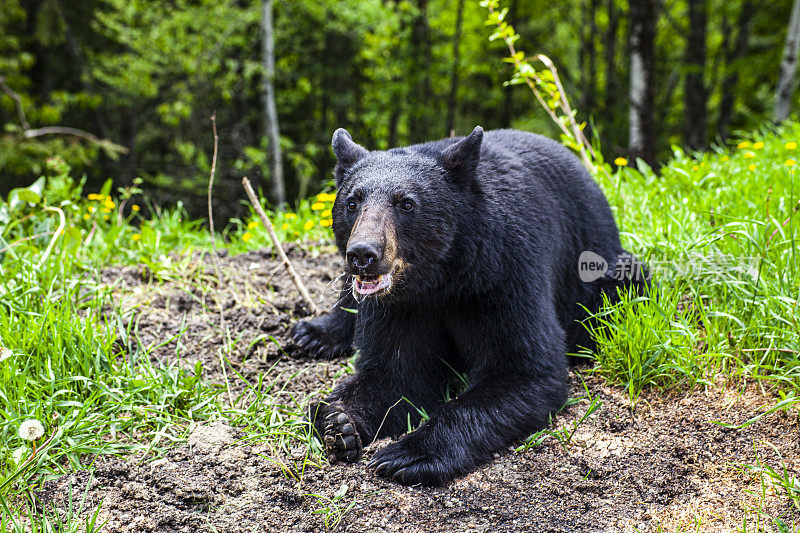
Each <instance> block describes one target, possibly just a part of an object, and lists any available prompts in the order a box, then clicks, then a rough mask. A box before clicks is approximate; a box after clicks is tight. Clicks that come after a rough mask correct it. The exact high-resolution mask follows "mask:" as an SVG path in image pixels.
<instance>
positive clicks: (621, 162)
mask: <svg viewBox="0 0 800 533" xmlns="http://www.w3.org/2000/svg"><path fill="white" fill-rule="evenodd" d="M614 164H615V165H617V166H618V167H626V166H628V160H627V159H625V158H624V157H618V158H616V159H615V160H614Z"/></svg>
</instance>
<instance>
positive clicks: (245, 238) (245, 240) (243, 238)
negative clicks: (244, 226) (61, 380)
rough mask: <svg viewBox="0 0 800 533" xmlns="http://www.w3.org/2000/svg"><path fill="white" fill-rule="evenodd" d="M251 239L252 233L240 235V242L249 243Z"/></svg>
mask: <svg viewBox="0 0 800 533" xmlns="http://www.w3.org/2000/svg"><path fill="white" fill-rule="evenodd" d="M252 238H253V234H252V233H250V232H249V231H248V232H245V234H244V235H242V240H243V241H244V242H247V241H249V240H250V239H252Z"/></svg>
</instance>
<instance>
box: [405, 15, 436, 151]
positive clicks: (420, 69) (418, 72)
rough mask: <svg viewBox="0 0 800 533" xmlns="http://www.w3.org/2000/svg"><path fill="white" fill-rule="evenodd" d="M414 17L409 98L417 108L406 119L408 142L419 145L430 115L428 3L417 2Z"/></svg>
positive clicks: (424, 138) (425, 137) (427, 126)
mask: <svg viewBox="0 0 800 533" xmlns="http://www.w3.org/2000/svg"><path fill="white" fill-rule="evenodd" d="M416 4H417V10H418V12H417V16H416V17H415V19H414V22H413V25H412V28H411V35H410V36H411V61H412V64H411V69H412V70H413V75H412V79H413V80H414V81H413V83H412V85H411V94H410V95H409V97H410V99H411V100H413V101H415V102H416V103H417V105H415V106H413V107H412V108H411V112H410V117H409V128H408V129H409V132H408V134H409V140H410V141H411V142H420V141H424V140H426V139H428V137H429V136H430V116H431V115H432V114H433V113H434V111H433V110H432V109H429V108H428V106H429V104H430V100H431V79H430V71H431V44H430V25H429V24H428V13H427V12H428V0H417V2H416Z"/></svg>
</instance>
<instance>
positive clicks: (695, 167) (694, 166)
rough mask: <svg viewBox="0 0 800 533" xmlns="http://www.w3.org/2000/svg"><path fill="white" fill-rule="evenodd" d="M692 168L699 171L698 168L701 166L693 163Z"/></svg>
mask: <svg viewBox="0 0 800 533" xmlns="http://www.w3.org/2000/svg"><path fill="white" fill-rule="evenodd" d="M692 170H693V171H698V170H700V167H698V166H697V165H692Z"/></svg>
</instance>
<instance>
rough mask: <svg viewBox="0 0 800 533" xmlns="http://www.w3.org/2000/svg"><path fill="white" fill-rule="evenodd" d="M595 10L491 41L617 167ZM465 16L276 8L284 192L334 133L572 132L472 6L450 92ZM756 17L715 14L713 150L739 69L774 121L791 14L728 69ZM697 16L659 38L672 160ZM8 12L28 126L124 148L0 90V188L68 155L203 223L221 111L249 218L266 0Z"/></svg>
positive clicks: (307, 179) (669, 25)
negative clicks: (728, 82) (138, 183)
mask: <svg viewBox="0 0 800 533" xmlns="http://www.w3.org/2000/svg"><path fill="white" fill-rule="evenodd" d="M600 4H602V5H600ZM600 4H597V3H592V4H591V5H594V6H595V7H594V11H593V18H592V17H590V13H589V12H588V11H587V9H588V7H587V6H588V5H589V4H588V3H585V2H567V3H561V4H554V3H553V2H544V1H543V0H534V1H532V2H519V1H511V0H509V1H504V2H501V3H497V2H493V3H492V5H496V6H497V9H496V10H495V13H496V15H494V16H496V17H497V20H496V21H494V22H497V24H499V26H497V25H495V29H497V30H498V31H499V33H497V34H496V36H497V37H513V39H512V41H517V39H519V42H522V43H525V48H529V49H533V50H535V51H536V52H539V53H542V54H545V55H546V56H548V57H550V58H553V60H554V62H555V63H556V64H557V65H558V67H559V72H560V75H561V81H562V83H563V86H564V91H563V92H565V93H569V94H571V95H572V96H573V98H572V104H573V107H574V108H579V109H580V111H579V112H578V113H577V116H576V117H575V119H576V122H577V123H578V124H584V123H587V124H589V125H590V126H587V128H590V130H591V131H590V132H589V130H587V135H588V136H589V137H590V138H594V137H595V136H598V137H599V138H602V139H603V146H604V147H605V149H606V151H607V152H606V153H605V154H603V155H604V156H605V157H606V158H607V157H608V156H609V155H610V151H611V149H612V147H613V149H614V150H615V151H619V148H617V147H621V146H625V145H626V144H627V131H628V128H627V123H626V119H627V113H628V102H627V100H626V99H625V98H620V95H621V94H625V93H626V87H627V83H628V75H629V73H628V63H629V58H628V55H627V44H626V43H627V41H628V35H627V32H628V26H627V20H626V17H627V7H626V5H625V3H624V2H622V1H621V0H613V1H610V2H602V3H600ZM456 6H457V2H455V1H453V0H430V1H421V0H394V1H391V2H382V1H379V0H344V1H342V0H339V1H334V0H324V1H314V2H312V1H310V0H293V1H291V2H276V3H275V30H276V43H275V44H276V62H277V64H276V69H277V71H276V79H275V82H276V88H277V107H278V110H279V115H280V117H279V118H280V122H281V131H282V135H283V138H282V140H281V146H282V148H283V151H284V161H285V167H286V168H285V172H286V175H287V180H288V183H287V186H288V192H289V196H290V197H292V198H296V199H300V198H304V197H306V196H307V195H308V194H309V192H312V191H314V190H318V189H320V188H321V187H322V186H323V185H324V184H325V183H326V182H327V180H328V179H329V173H330V170H331V169H332V167H333V164H334V159H333V157H332V154H331V152H330V149H329V144H330V135H331V132H332V131H333V130H334V129H335V128H336V127H340V126H345V127H347V128H349V129H350V131H351V132H352V133H353V135H354V138H356V140H358V141H359V142H362V143H363V144H365V145H367V146H369V147H370V148H372V147H374V148H386V147H388V146H390V145H398V144H406V143H410V142H415V141H419V140H427V139H431V138H437V137H443V136H447V135H449V134H450V131H444V129H445V124H444V122H445V121H444V120H443V118H445V117H447V116H449V115H450V114H451V113H452V114H453V115H454V117H455V122H454V124H455V128H454V129H455V132H456V133H466V132H468V131H470V130H471V129H472V127H474V126H475V125H476V124H481V125H482V126H483V127H484V128H486V129H491V128H498V127H517V128H521V129H527V130H530V131H537V132H541V133H545V134H549V135H551V136H553V135H558V134H559V133H563V130H562V128H561V126H566V123H563V124H561V126H560V125H557V124H554V123H552V122H551V120H550V118H549V117H548V114H547V113H546V112H545V111H544V109H540V108H538V107H537V106H532V105H530V101H529V98H528V96H526V95H525V93H524V91H521V90H519V88H516V87H513V86H506V87H504V86H503V84H502V82H504V81H506V80H509V79H510V80H511V81H510V83H511V84H512V85H513V84H515V83H519V82H524V80H525V79H528V77H529V75H530V74H531V73H532V72H535V73H536V74H537V75H539V76H540V78H541V81H542V85H541V87H543V88H544V89H546V90H544V91H543V93H542V94H543V95H544V96H545V98H544V101H545V104H546V105H547V106H550V108H551V109H552V106H553V105H555V104H556V102H557V100H556V99H555V98H553V96H554V95H555V92H554V91H553V90H552V87H549V85H548V84H552V80H549V79H546V76H547V69H544V70H543V69H540V68H535V69H534V70H533V71H530V70H528V69H529V67H532V65H533V63H532V61H531V60H529V59H526V58H525V57H524V56H522V57H519V54H518V57H515V58H514V60H515V62H514V64H513V65H510V66H509V67H508V68H503V66H502V65H500V64H499V58H500V57H502V55H503V54H504V51H503V50H504V48H503V44H504V43H503V42H502V39H497V40H495V41H494V42H492V43H490V44H489V45H488V46H487V43H486V38H487V37H488V36H489V35H490V34H491V33H492V32H493V31H494V30H492V29H491V28H487V27H486V26H485V25H484V21H485V19H486V17H485V13H486V12H485V9H484V8H482V7H481V6H480V5H479V2H465V3H464V12H463V29H462V33H461V35H460V43H459V53H460V59H459V65H458V68H457V76H456V85H455V86H454V87H452V88H451V82H452V80H451V78H452V74H453V69H454V68H456V65H455V57H454V55H453V53H454V47H453V41H454V38H455V34H454V28H455V20H456V18H457V13H456ZM744 6H745V2H744V0H737V1H735V2H721V1H719V0H714V1H712V2H710V4H709V6H708V13H709V31H708V39H707V40H708V61H707V67H706V71H705V76H704V79H705V82H706V85H707V87H708V93H709V117H708V118H709V120H708V123H709V132H708V138H709V139H713V138H714V137H715V135H717V134H718V132H717V128H716V124H715V121H717V119H718V118H719V117H718V114H719V109H720V106H721V104H722V100H723V96H724V95H723V92H724V90H723V85H724V84H723V81H724V80H725V79H726V78H727V77H728V76H730V75H736V84H735V86H734V92H733V95H734V104H735V105H734V108H733V109H734V110H733V114H732V116H731V121H730V126H729V127H728V128H727V129H728V131H735V130H736V129H737V128H748V129H750V128H753V127H755V126H756V125H757V124H759V123H761V122H762V121H763V119H764V118H765V116H766V115H767V114H768V111H769V109H768V108H769V106H770V100H771V94H772V90H773V85H774V82H775V79H776V76H777V71H778V68H777V66H778V61H779V54H780V48H781V46H780V43H781V42H782V39H783V36H784V31H785V28H784V26H785V21H786V20H787V10H788V5H786V3H781V2H773V3H766V4H763V5H762V4H758V5H757V8H754V9H753V12H752V14H751V17H750V18H749V20H752V23H753V27H752V32H751V36H750V39H749V41H748V43H749V44H748V47H747V48H746V49H745V51H744V55H743V56H741V57H739V58H736V59H730V60H728V56H729V51H730V50H731V48H732V46H733V44H734V40H735V36H736V32H737V31H738V28H737V27H736V25H737V21H738V20H739V18H740V14H741V12H742V9H743V7H744ZM686 9H687V4H686V2H685V1H679V2H671V3H666V4H663V5H662V11H661V16H660V18H659V22H658V28H657V30H658V32H657V42H656V55H657V57H656V62H657V73H656V74H657V76H656V89H657V95H656V96H657V98H656V106H657V109H656V116H657V119H658V122H659V131H660V132H661V137H660V139H659V149H660V153H661V155H662V156H667V155H668V154H669V146H670V144H678V143H680V140H681V139H682V134H683V133H682V131H683V122H684V114H685V113H684V109H683V94H682V91H683V83H682V78H683V76H684V75H685V67H683V58H682V54H683V53H684V50H683V43H684V42H685V40H686V35H685V33H686V32H685V28H684V25H685V23H684V19H685V12H686ZM0 13H1V14H0V76H2V77H3V78H4V79H5V81H6V83H7V85H8V86H9V87H10V88H11V89H12V90H13V91H15V92H16V94H18V95H19V98H20V101H21V104H22V109H23V110H24V113H25V115H26V116H27V121H28V122H29V123H30V126H31V127H32V128H37V127H43V126H54V125H62V126H71V127H77V128H81V129H84V130H87V131H89V132H91V133H93V134H95V135H97V136H98V137H100V138H103V139H109V140H110V141H113V142H114V143H117V144H119V145H122V146H124V147H126V148H128V149H129V150H130V152H129V153H128V154H127V155H125V159H124V160H123V164H119V163H118V162H116V161H114V160H113V157H115V151H114V150H109V149H108V148H110V147H109V146H106V147H105V148H104V147H103V146H102V145H96V144H94V143H91V142H86V141H85V140H81V139H79V138H73V137H69V136H52V135H50V136H41V137H35V138H26V137H25V136H24V135H23V134H22V130H23V125H22V124H21V121H20V119H19V117H18V113H17V108H16V104H15V102H14V100H13V99H12V98H11V97H10V96H9V95H8V94H6V93H5V92H0V124H2V126H3V131H2V133H0V195H6V194H7V193H8V191H9V190H10V189H11V188H14V187H19V186H23V185H25V184H29V183H30V182H32V181H33V180H34V179H35V178H36V177H38V176H39V175H41V174H42V173H44V172H45V171H46V164H45V161H46V159H47V158H48V157H50V156H52V155H54V154H58V155H60V156H61V157H62V159H64V160H65V161H66V162H67V163H69V164H70V165H71V166H72V167H73V168H75V169H76V170H77V171H78V173H79V174H80V173H85V174H86V177H87V181H86V183H87V185H89V186H90V187H91V188H93V189H96V188H99V187H100V185H101V184H102V183H103V182H104V181H105V180H106V179H108V178H109V177H111V178H112V179H113V180H114V183H115V185H122V186H126V185H127V186H129V185H131V184H132V183H133V180H134V179H135V178H137V177H141V178H142V179H143V180H144V181H143V185H142V187H143V188H144V189H146V190H149V191H153V190H157V191H158V203H159V204H160V205H165V206H166V205H174V204H175V203H177V201H178V200H180V201H182V202H183V205H184V206H185V208H186V209H187V212H189V213H190V215H191V216H192V217H197V216H202V213H203V212H204V198H205V196H204V189H205V187H204V185H205V183H207V178H208V171H209V167H210V156H209V154H210V149H211V142H212V138H211V131H210V124H209V121H208V118H209V117H210V116H211V114H212V113H214V112H215V111H216V113H217V123H218V127H219V133H220V147H221V152H220V165H219V168H218V187H217V191H215V198H216V199H217V200H218V201H219V203H220V206H219V208H218V212H219V213H220V214H221V215H223V216H224V217H226V218H227V217H229V216H232V215H236V216H242V215H243V214H244V213H245V210H244V209H243V208H241V207H238V206H239V203H238V199H239V198H240V196H241V195H240V194H239V193H240V189H239V187H238V183H239V182H240V180H241V178H242V177H243V176H250V177H251V178H252V177H263V178H264V179H269V178H270V175H269V165H268V164H267V160H266V158H265V154H264V149H265V147H266V141H265V138H264V134H263V132H264V123H263V112H262V107H263V106H262V101H261V81H262V79H263V67H262V64H261V55H260V29H259V23H260V18H261V5H260V2H245V3H241V2H239V3H237V2H234V3H231V2H222V3H220V2H211V1H210V0H201V1H193V2H189V1H186V0H181V1H178V2H170V3H168V4H164V3H153V2H142V1H135V2H126V1H122V0H89V1H81V2H75V1H72V0H46V1H42V2H34V3H23V2H19V0H0ZM501 14H502V20H500V16H501ZM590 18H591V20H590ZM503 24H506V25H507V26H506V27H505V29H502V28H500V26H502V25H503ZM512 25H513V27H512ZM591 28H594V29H593V30H591ZM512 30H513V31H512ZM590 31H593V32H594V33H592V34H591V35H590ZM503 32H509V34H508V35H504V34H503ZM592 58H593V59H592ZM517 60H519V62H520V65H521V67H520V66H518V65H516V62H517ZM548 87H549V89H548ZM451 89H452V90H454V91H455V95H456V99H455V107H454V108H453V109H449V107H448V106H449V104H448V98H447V95H448V94H449V92H450V91H451ZM559 92H561V91H559ZM561 116H562V117H563V116H564V115H561ZM434 117H436V118H434ZM568 129H571V127H570V128H568ZM589 133H591V135H589Z"/></svg>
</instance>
